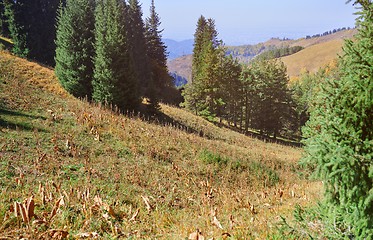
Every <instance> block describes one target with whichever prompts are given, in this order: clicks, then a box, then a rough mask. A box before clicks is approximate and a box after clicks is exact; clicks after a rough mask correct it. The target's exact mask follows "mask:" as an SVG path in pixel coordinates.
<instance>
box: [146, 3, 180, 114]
mask: <svg viewBox="0 0 373 240" xmlns="http://www.w3.org/2000/svg"><path fill="white" fill-rule="evenodd" d="M160 25H161V22H160V18H159V16H158V14H157V12H156V11H155V5H154V0H152V4H151V7H150V16H149V17H148V18H147V19H146V21H145V37H146V41H147V55H148V57H149V61H150V68H151V74H152V76H151V77H152V82H150V86H149V87H148V90H147V95H148V97H149V98H150V103H151V105H153V107H155V108H157V107H158V102H159V101H160V100H161V99H162V97H163V96H165V95H166V93H165V91H167V88H169V87H172V85H173V83H172V78H171V76H170V75H169V74H168V68H167V56H166V49H167V47H166V45H165V44H164V43H163V42H162V31H163V30H160V29H159V27H160Z"/></svg>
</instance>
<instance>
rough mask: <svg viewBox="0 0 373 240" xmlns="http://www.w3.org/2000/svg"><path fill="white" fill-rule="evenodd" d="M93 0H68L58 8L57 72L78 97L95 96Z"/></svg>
mask: <svg viewBox="0 0 373 240" xmlns="http://www.w3.org/2000/svg"><path fill="white" fill-rule="evenodd" d="M94 11H95V1H94V0H67V2H66V6H65V7H63V6H62V5H61V8H60V10H59V14H58V22H57V39H56V46H57V49H56V58H55V61H56V67H55V71H56V75H57V77H58V79H59V81H60V82H61V84H62V86H63V87H64V88H65V89H66V90H67V91H68V92H70V93H71V94H73V95H74V96H76V97H88V99H91V97H92V79H93V57H94V47H93V44H94V26H95V23H94Z"/></svg>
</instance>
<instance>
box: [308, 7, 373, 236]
mask: <svg viewBox="0 0 373 240" xmlns="http://www.w3.org/2000/svg"><path fill="white" fill-rule="evenodd" d="M354 3H355V4H358V6H360V11H359V13H358V15H359V18H358V20H357V29H358V33H357V35H355V40H354V41H352V40H347V41H346V43H345V46H344V48H343V50H344V54H343V56H342V58H341V67H340V71H341V73H340V74H341V77H340V78H331V79H325V81H324V82H323V83H322V85H321V86H320V88H321V91H320V93H319V94H318V96H317V99H316V101H315V102H314V103H313V106H312V108H311V115H310V121H309V122H308V123H307V127H306V128H305V136H306V137H307V138H308V139H307V140H306V141H305V144H306V148H305V149H306V158H305V160H306V162H307V163H308V164H309V165H310V166H312V167H313V168H314V169H315V170H316V172H317V173H318V174H319V176H320V177H321V179H322V180H323V182H324V187H325V190H326V191H325V197H326V205H327V207H328V209H330V212H329V213H330V215H327V219H324V220H325V221H328V220H329V219H331V222H333V223H332V224H333V226H334V227H336V228H338V231H341V232H342V234H343V236H341V238H350V239H372V238H373V228H372V226H373V217H372V213H373V162H372V159H373V120H372V119H373V28H372V26H373V3H372V1H370V0H359V1H355V2H354ZM336 215H337V216H336ZM335 231H336V232H337V230H335Z"/></svg>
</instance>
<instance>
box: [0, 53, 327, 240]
mask: <svg viewBox="0 0 373 240" xmlns="http://www.w3.org/2000/svg"><path fill="white" fill-rule="evenodd" d="M161 108H162V109H161V111H162V114H163V116H165V118H169V119H172V121H169V122H171V124H163V123H161V122H160V121H146V120H143V119H141V118H140V117H138V116H137V115H136V114H129V115H130V116H124V115H121V114H118V113H117V112H116V111H115V110H111V109H112V108H110V107H105V106H100V105H94V104H89V103H87V102H86V101H81V100H78V99H75V98H73V97H72V96H70V95H69V94H68V93H66V92H65V91H64V90H63V89H61V87H60V85H59V84H58V81H57V79H56V77H55V75H54V73H53V70H52V69H48V68H45V67H43V66H40V65H38V64H37V63H32V62H28V61H26V60H23V59H20V58H17V57H14V56H12V55H10V54H8V53H6V52H1V53H0V186H1V188H0V191H1V192H0V194H1V196H2V197H1V198H0V219H1V220H2V222H1V225H0V238H1V239H12V238H15V237H17V238H20V239H21V238H29V239H51V238H54V239H63V238H70V239H75V238H77V239H80V238H84V237H90V238H93V237H95V236H99V237H102V238H104V239H117V238H131V239H185V238H188V236H189V234H190V233H192V232H194V231H196V229H199V230H200V231H201V232H202V234H203V235H204V236H205V237H206V238H208V239H210V238H214V239H221V238H224V237H226V236H228V235H229V236H231V239H264V238H266V237H268V238H271V236H274V235H273V234H275V232H276V224H277V223H278V222H279V221H280V220H281V218H280V216H285V217H291V215H292V211H293V209H294V208H295V206H296V205H298V204H299V205H301V206H305V205H310V204H313V203H314V202H315V201H316V200H317V199H319V198H320V192H321V188H322V186H321V183H319V182H311V181H309V180H306V177H305V176H306V175H307V174H308V173H307V172H305V171H304V170H303V169H302V168H300V167H299V166H298V160H299V158H300V156H301V153H302V152H301V150H300V149H297V148H291V147H285V146H281V145H276V144H271V143H264V142H261V141H259V140H255V139H252V138H249V137H246V136H244V135H241V134H238V133H234V132H231V131H229V130H227V129H221V128H218V127H216V126H214V125H212V124H211V123H208V122H207V121H205V120H203V119H200V118H198V117H195V116H193V115H192V114H190V113H188V112H186V111H184V110H181V109H176V108H173V107H170V106H165V105H162V106H161ZM175 126H177V127H175ZM185 129H188V131H185ZM201 130H202V131H203V132H204V134H203V137H201V136H200V135H199V134H198V132H200V131H201Z"/></svg>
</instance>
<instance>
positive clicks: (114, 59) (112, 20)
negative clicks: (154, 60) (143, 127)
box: [92, 0, 140, 110]
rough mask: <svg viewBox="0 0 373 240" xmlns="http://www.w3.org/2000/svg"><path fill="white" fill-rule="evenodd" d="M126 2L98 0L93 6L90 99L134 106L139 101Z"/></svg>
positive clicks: (128, 107) (125, 106)
mask: <svg viewBox="0 0 373 240" xmlns="http://www.w3.org/2000/svg"><path fill="white" fill-rule="evenodd" d="M126 7H127V6H126V5H125V2H124V1H122V0H106V1H103V0H100V1H98V3H97V8H96V25H95V37H96V41H95V50H96V56H95V60H94V63H95V64H94V66H95V70H94V80H93V82H92V86H93V96H92V97H93V100H94V101H96V102H102V103H107V104H113V105H116V106H118V107H119V108H121V109H123V110H124V109H127V110H128V109H135V108H137V106H138V104H139V102H140V96H139V94H138V83H137V79H136V77H135V71H134V69H133V61H132V58H131V55H130V50H129V46H130V45H129V42H128V38H127V31H126V27H128V22H127V21H126V17H125V14H126V12H127V10H126Z"/></svg>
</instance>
